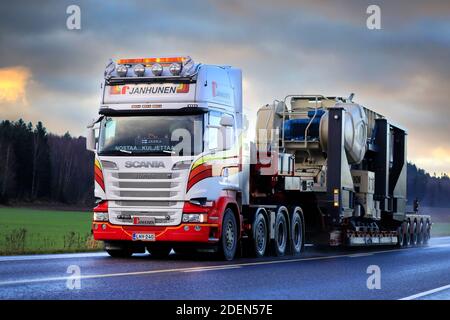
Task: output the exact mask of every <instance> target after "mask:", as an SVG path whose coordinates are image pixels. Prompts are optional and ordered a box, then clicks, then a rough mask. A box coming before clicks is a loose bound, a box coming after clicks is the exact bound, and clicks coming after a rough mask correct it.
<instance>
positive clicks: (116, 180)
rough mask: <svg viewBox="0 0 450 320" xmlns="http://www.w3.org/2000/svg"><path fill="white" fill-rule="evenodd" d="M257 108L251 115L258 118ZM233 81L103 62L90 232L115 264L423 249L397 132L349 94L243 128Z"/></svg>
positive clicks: (92, 141)
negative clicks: (203, 254)
mask: <svg viewBox="0 0 450 320" xmlns="http://www.w3.org/2000/svg"><path fill="white" fill-rule="evenodd" d="M255 111H256V110H255ZM243 127H244V120H243V106H242V74H241V70H240V69H237V68H233V67H230V66H219V65H207V64H201V63H195V62H194V61H193V60H192V59H191V58H190V57H166V58H139V59H121V60H118V61H117V62H113V61H111V62H110V63H109V64H108V65H107V67H106V70H105V80H104V82H103V84H102V98H101V105H100V110H99V116H98V117H97V118H96V119H95V120H93V121H92V123H91V124H90V125H89V126H88V129H89V130H88V135H87V148H88V149H89V150H92V151H93V152H94V153H95V198H96V200H97V206H96V207H95V208H94V217H93V225H92V230H93V234H94V238H95V239H96V240H102V241H104V243H105V250H106V251H107V252H108V253H109V254H110V255H111V256H113V257H126V256H130V255H132V254H133V253H138V252H145V250H146V249H147V250H148V251H149V252H150V253H151V254H152V255H155V256H165V255H168V254H169V253H170V251H171V250H172V249H173V250H174V251H175V252H177V253H180V252H184V253H186V252H192V251H194V250H200V249H203V250H215V251H217V252H219V253H220V254H221V255H222V257H223V258H224V259H226V260H231V259H233V258H234V257H235V256H236V253H237V252H240V253H241V252H245V253H249V254H251V255H254V256H257V257H261V256H264V255H266V254H269V253H271V254H275V255H277V256H283V255H286V254H293V255H298V254H300V253H301V252H302V250H303V247H304V243H305V241H308V242H309V243H314V244H328V245H332V246H338V245H346V246H368V245H398V246H412V245H422V244H426V243H427V242H428V239H429V238H430V231H431V218H430V216H427V215H421V214H418V212H411V213H408V212H407V211H406V200H407V199H406V172H407V170H406V165H407V161H406V137H407V133H406V131H405V130H404V129H402V128H401V127H399V126H397V125H395V124H393V123H391V122H390V121H389V120H388V119H386V118H385V117H383V116H382V115H380V114H378V113H376V112H374V111H371V110H369V109H367V108H365V107H363V106H361V105H359V104H357V103H354V102H353V96H352V95H351V96H350V97H348V98H342V97H327V96H322V95H289V96H286V97H285V98H284V99H283V100H279V101H278V100H275V101H274V103H272V104H269V105H265V106H263V107H262V108H260V109H259V110H258V112H257V115H256V137H255V142H250V143H246V141H245V138H244V133H245V131H244V130H243Z"/></svg>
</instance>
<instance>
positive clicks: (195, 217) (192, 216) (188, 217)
mask: <svg viewBox="0 0 450 320" xmlns="http://www.w3.org/2000/svg"><path fill="white" fill-rule="evenodd" d="M207 219H208V217H207V215H206V213H184V214H183V222H184V223H203V222H206V221H207Z"/></svg>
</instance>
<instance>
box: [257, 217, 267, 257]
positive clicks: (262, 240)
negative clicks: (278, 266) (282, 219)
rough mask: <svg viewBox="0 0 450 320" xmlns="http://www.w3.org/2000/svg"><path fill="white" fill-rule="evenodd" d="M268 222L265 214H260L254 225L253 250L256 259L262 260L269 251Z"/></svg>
mask: <svg viewBox="0 0 450 320" xmlns="http://www.w3.org/2000/svg"><path fill="white" fill-rule="evenodd" d="M267 241H268V234H267V220H266V217H265V216H264V214H263V213H261V212H260V213H258V215H257V216H256V218H255V222H254V224H253V249H254V254H255V255H256V257H258V258H261V257H264V255H265V254H266V249H267Z"/></svg>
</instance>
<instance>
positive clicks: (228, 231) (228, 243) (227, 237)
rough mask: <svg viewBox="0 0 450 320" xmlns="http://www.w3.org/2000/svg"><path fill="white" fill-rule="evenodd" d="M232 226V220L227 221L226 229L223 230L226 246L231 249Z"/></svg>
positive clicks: (232, 242)
mask: <svg viewBox="0 0 450 320" xmlns="http://www.w3.org/2000/svg"><path fill="white" fill-rule="evenodd" d="M234 239H235V238H234V226H233V222H232V221H230V220H229V221H228V222H227V227H226V231H225V243H226V248H227V249H228V250H232V249H233V246H234Z"/></svg>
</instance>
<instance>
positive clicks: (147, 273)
mask: <svg viewBox="0 0 450 320" xmlns="http://www.w3.org/2000/svg"><path fill="white" fill-rule="evenodd" d="M410 249H414V248H407V249H393V250H383V251H374V252H370V254H381V253H390V252H396V251H407V250H410ZM351 256H352V255H346V254H341V255H334V256H322V257H312V258H299V259H285V260H271V261H255V262H245V263H237V264H225V265H224V264H220V265H213V266H201V267H190V268H174V269H159V270H147V271H135V272H120V273H107V274H93V275H86V276H80V279H81V280H83V279H100V278H113V277H124V276H138V275H151V274H159V273H172V272H189V271H196V270H200V271H204V270H205V269H206V268H209V269H212V268H233V267H237V268H239V267H249V266H259V265H271V264H282V263H292V262H302V261H315V260H330V259H338V258H348V257H351ZM67 279H69V277H52V278H38V279H23V280H11V281H2V282H0V286H5V285H17V284H32V283H41V282H51V281H65V280H67ZM70 279H72V277H70Z"/></svg>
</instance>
